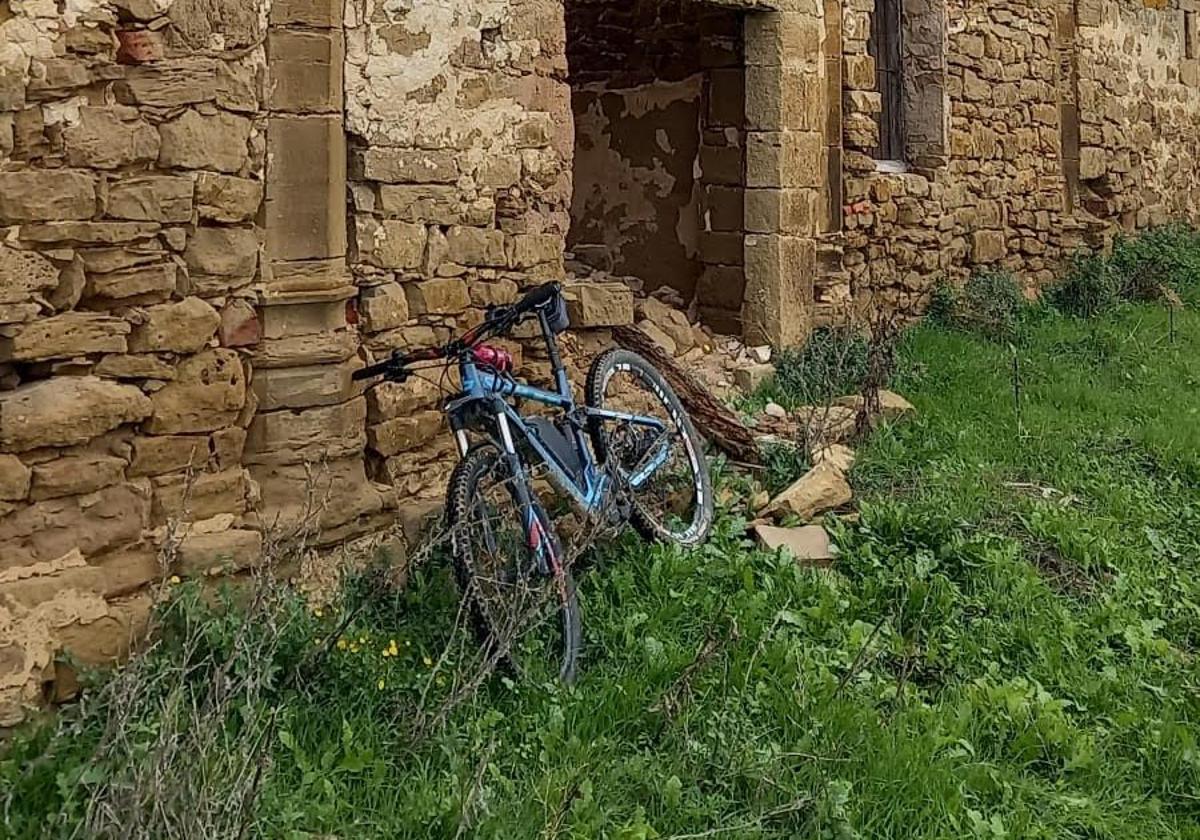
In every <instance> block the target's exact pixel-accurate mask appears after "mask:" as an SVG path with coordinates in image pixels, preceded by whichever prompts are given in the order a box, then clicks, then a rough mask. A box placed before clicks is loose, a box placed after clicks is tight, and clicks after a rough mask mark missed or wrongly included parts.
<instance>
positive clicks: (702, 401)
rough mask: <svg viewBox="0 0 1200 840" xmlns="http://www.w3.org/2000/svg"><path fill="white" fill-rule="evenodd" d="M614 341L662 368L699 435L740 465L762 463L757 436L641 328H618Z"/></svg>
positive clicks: (614, 333) (615, 328)
mask: <svg viewBox="0 0 1200 840" xmlns="http://www.w3.org/2000/svg"><path fill="white" fill-rule="evenodd" d="M613 337H614V338H615V339H616V340H617V343H618V344H620V345H621V346H622V347H624V348H625V349H627V350H632V351H634V352H635V353H638V354H639V355H641V356H643V357H645V358H646V359H647V360H648V361H649V362H650V363H651V364H653V365H654V366H655V367H656V368H658V369H659V370H660V371H661V372H662V375H663V376H664V377H665V378H666V380H667V382H668V383H669V384H670V385H671V388H672V389H673V390H674V391H675V393H676V394H677V395H678V396H679V399H680V401H681V402H682V403H683V407H684V408H686V409H687V411H688V414H689V415H690V416H691V418H692V423H693V424H694V425H695V426H696V429H697V431H699V432H700V434H702V435H703V436H704V437H705V438H707V439H708V440H710V441H712V442H713V443H714V444H715V445H716V446H717V447H718V448H719V449H721V450H722V451H724V452H726V453H728V454H729V455H731V456H732V457H733V458H735V459H736V460H738V461H745V462H747V463H751V464H757V463H759V462H760V458H761V456H760V453H759V451H758V444H757V443H756V442H755V439H754V432H753V431H751V430H750V428H749V427H748V426H747V425H746V424H745V423H743V422H742V421H741V420H739V419H738V416H737V414H735V413H734V412H733V411H732V410H730V409H729V407H728V406H726V405H725V404H724V403H723V402H721V401H720V400H718V399H717V398H716V397H714V396H713V395H712V394H711V393H709V391H708V389H707V388H705V387H704V386H703V385H701V384H700V383H699V382H697V381H696V378H695V377H693V376H692V375H691V374H690V373H688V372H687V371H686V370H684V369H683V368H681V367H680V366H679V365H678V364H676V362H675V360H674V359H672V358H671V357H670V355H668V354H667V352H666V351H665V350H663V349H662V348H661V347H659V346H658V345H657V344H655V343H654V340H653V339H652V338H650V336H648V335H646V334H645V333H644V332H642V331H641V330H639V329H638V328H637V327H614V328H613Z"/></svg>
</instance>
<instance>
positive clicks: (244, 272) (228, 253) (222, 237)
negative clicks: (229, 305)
mask: <svg viewBox="0 0 1200 840" xmlns="http://www.w3.org/2000/svg"><path fill="white" fill-rule="evenodd" d="M183 258H184V260H185V261H186V262H187V266H188V269H189V270H190V273H191V277H192V281H193V283H196V282H197V281H198V280H199V279H200V278H202V277H218V278H222V279H221V280H220V281H219V283H220V284H221V285H223V286H225V287H227V288H237V287H239V286H244V285H246V284H247V283H249V282H250V281H252V280H253V279H254V276H255V273H256V272H257V270H258V233H257V231H256V230H255V229H254V228H249V227H224V226H221V227H200V228H196V230H195V231H194V232H193V233H192V235H191V236H190V237H188V243H187V248H186V249H185V250H184V252H183Z"/></svg>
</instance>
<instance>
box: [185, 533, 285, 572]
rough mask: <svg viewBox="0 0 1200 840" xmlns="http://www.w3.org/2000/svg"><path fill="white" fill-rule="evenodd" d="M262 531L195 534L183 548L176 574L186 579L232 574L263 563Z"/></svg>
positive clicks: (186, 541) (186, 539)
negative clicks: (189, 577) (188, 577)
mask: <svg viewBox="0 0 1200 840" xmlns="http://www.w3.org/2000/svg"><path fill="white" fill-rule="evenodd" d="M262 557H263V537H262V533H261V532H259V531H250V530H245V529H241V528H231V529H230V530H228V531H217V532H214V533H191V534H188V535H187V536H186V537H184V538H183V540H182V541H181V542H180V544H179V550H178V553H177V554H176V555H175V562H174V565H173V566H172V571H175V572H177V573H179V574H181V575H184V576H198V575H211V574H231V573H235V572H241V571H245V570H246V569H251V568H254V567H255V566H257V565H258V564H259V563H261V562H262Z"/></svg>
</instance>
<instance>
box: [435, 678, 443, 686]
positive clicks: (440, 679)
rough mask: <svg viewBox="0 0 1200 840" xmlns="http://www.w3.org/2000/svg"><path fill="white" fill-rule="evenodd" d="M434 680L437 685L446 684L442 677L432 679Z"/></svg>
mask: <svg viewBox="0 0 1200 840" xmlns="http://www.w3.org/2000/svg"><path fill="white" fill-rule="evenodd" d="M434 682H436V683H437V684H438V685H439V686H442V685H445V684H446V680H445V678H444V677H438V678H437V679H436V680H434Z"/></svg>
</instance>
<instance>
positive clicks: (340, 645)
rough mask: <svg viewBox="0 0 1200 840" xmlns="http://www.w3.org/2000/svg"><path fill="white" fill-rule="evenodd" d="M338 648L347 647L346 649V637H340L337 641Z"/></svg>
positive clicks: (343, 648)
mask: <svg viewBox="0 0 1200 840" xmlns="http://www.w3.org/2000/svg"><path fill="white" fill-rule="evenodd" d="M337 649H338V650H345V649H346V640H345V639H338V641H337Z"/></svg>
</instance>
